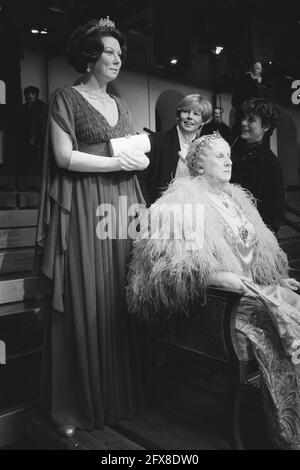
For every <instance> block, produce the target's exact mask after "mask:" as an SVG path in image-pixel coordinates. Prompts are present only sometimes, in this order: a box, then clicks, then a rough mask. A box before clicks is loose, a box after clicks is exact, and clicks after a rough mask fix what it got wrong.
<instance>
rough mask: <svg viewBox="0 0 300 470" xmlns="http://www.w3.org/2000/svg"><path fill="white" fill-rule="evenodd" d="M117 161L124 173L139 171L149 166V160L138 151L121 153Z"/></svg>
mask: <svg viewBox="0 0 300 470" xmlns="http://www.w3.org/2000/svg"><path fill="white" fill-rule="evenodd" d="M118 161H119V164H120V167H121V170H124V171H136V170H138V171H141V170H144V169H145V168H147V166H148V165H149V158H148V157H147V156H146V155H145V154H144V153H143V152H140V151H137V150H136V151H130V152H127V151H126V152H121V153H120V155H118Z"/></svg>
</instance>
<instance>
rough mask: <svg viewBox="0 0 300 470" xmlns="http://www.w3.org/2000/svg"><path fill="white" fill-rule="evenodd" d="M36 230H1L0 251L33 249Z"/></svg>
mask: <svg viewBox="0 0 300 470" xmlns="http://www.w3.org/2000/svg"><path fill="white" fill-rule="evenodd" d="M35 232H36V228H35V227H33V228H12V229H0V249H6V248H18V247H25V246H26V247H30V246H31V247H32V246H34V245H35Z"/></svg>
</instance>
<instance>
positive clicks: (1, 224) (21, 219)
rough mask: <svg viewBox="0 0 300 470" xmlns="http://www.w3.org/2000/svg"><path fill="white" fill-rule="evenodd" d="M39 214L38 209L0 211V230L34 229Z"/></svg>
mask: <svg viewBox="0 0 300 470" xmlns="http://www.w3.org/2000/svg"><path fill="white" fill-rule="evenodd" d="M37 214H38V211H37V210H36V209H24V210H10V211H5V210H3V211H0V228H5V227H7V228H12V227H34V226H35V225H36V224H37Z"/></svg>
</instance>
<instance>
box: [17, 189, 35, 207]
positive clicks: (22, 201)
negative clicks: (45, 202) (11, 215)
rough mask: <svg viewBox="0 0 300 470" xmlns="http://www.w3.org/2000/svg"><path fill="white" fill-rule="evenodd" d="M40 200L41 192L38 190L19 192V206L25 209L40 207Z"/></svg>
mask: <svg viewBox="0 0 300 470" xmlns="http://www.w3.org/2000/svg"><path fill="white" fill-rule="evenodd" d="M39 202H40V194H39V193H38V192H21V193H19V206H20V207H21V208H23V209H27V208H28V209H29V208H38V207H39Z"/></svg>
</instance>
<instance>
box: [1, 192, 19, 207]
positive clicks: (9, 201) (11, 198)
mask: <svg viewBox="0 0 300 470" xmlns="http://www.w3.org/2000/svg"><path fill="white" fill-rule="evenodd" d="M15 207H17V197H16V193H3V192H0V208H1V209H14V208H15Z"/></svg>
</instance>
